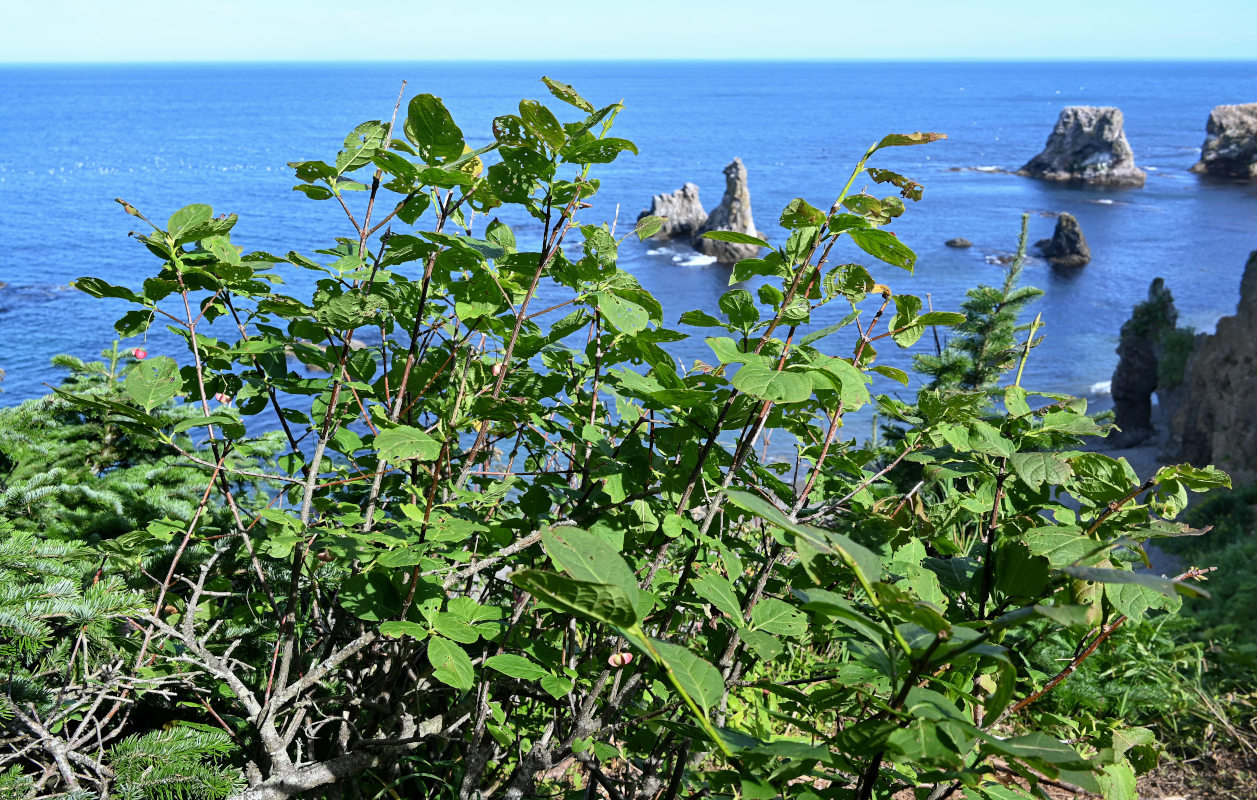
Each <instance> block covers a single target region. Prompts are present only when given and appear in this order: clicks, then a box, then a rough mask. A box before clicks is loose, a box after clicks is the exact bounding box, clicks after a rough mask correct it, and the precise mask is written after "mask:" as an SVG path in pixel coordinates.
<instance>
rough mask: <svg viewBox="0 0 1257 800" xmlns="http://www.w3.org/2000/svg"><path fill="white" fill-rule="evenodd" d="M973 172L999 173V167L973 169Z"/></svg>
mask: <svg viewBox="0 0 1257 800" xmlns="http://www.w3.org/2000/svg"><path fill="white" fill-rule="evenodd" d="M973 171H974V172H999V167H974V168H973Z"/></svg>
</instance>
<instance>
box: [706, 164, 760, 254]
mask: <svg viewBox="0 0 1257 800" xmlns="http://www.w3.org/2000/svg"><path fill="white" fill-rule="evenodd" d="M708 231H737V232H738V233H745V234H749V235H751V236H759V232H758V231H757V230H756V229H755V220H754V219H752V218H751V190H750V189H749V188H748V187H747V180H746V165H745V164H743V163H742V159H740V158H735V159H733V163H732V164H730V165H729V166H727V167H725V194H724V197H723V198H721V200H720V205H718V206H716V208H715V210H713V211H712V212H711V215H710V216H708V217H707V221H706V222H704V223H703V224H702V225H701V226H699V229H698V231H697V232H696V233H695V236H694V249H695V250H698V251H699V252H700V253H706V254H707V255H709V256H715V257H716V260H717V261H719V262H720V263H721V264H734V263H737V262H738V261H741V260H742V259H744V258H755V257H756V256H757V255H759V247H757V246H755V245H753V244H735V243H733V242H717V241H713V240H712V239H704V238H702V235H703V234H704V233H706V232H708Z"/></svg>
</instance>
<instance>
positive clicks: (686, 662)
mask: <svg viewBox="0 0 1257 800" xmlns="http://www.w3.org/2000/svg"><path fill="white" fill-rule="evenodd" d="M650 641H651V645H652V646H653V647H654V649H655V651H656V652H657V653H658V654H659V658H660V660H661V661H662V663H664V664H666V665H667V667H668V669H669V670H671V671H672V673H673V674H674V675H675V676H676V680H677V683H678V684H679V685H680V689H681V691H682V692H684V693H685V694H687V695H689V697H690V699H691V700H693V701H694V703H695V704H696V705H698V707H699V708H701V709H702V710H703V713H704V714H710V713H711V709H712V708H714V707H715V706H717V705H719V703H720V699H721V698H722V697H723V696H724V681H723V680H722V679H721V677H720V672H719V671H718V670H717V669H716V668H715V667H713V666H712V665H711V664H710V663H708V662H707V661H704V660H703V659H701V658H699V657H698V656H696V655H694V654H693V653H691V652H690V651H689V650H688V649H686V648H684V647H680V646H678V645H675V644H669V643H668V642H661V641H659V640H658V639H651V640H650Z"/></svg>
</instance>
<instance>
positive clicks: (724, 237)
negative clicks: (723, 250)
mask: <svg viewBox="0 0 1257 800" xmlns="http://www.w3.org/2000/svg"><path fill="white" fill-rule="evenodd" d="M703 238H704V239H713V240H715V241H717V242H733V243H734V244H754V245H759V246H760V247H772V245H770V244H769V243H768V242H766V241H764V240H763V239H757V238H756V237H754V236H751V235H750V234H747V233H738V232H737V231H707V232H706V233H704V234H703Z"/></svg>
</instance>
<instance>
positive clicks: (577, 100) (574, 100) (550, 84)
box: [541, 77, 594, 694]
mask: <svg viewBox="0 0 1257 800" xmlns="http://www.w3.org/2000/svg"><path fill="white" fill-rule="evenodd" d="M541 82H542V83H544V84H545V85H546V88H547V89H549V90H550V94H552V95H554V96H555V97H557V98H559V99H560V100H562V101H563V102H564V103H567V104H568V105H573V106H576V107H577V108H579V109H580V110H581V111H584V112H586V113H591V114H592V113H593V110H594V104H593V103H591V102H589V101H588V100H586V99H585V98H583V97H581V96H580V94H579V93H578V92H577V91H576V90H575V89H573V88H572V87H571V86H569V85H568V84H566V83H560V82H559V81H556V80H554V79H553V78H546V77H542V79H541ZM565 694H566V692H565Z"/></svg>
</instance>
